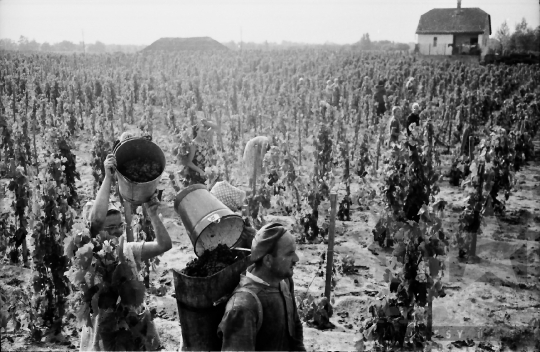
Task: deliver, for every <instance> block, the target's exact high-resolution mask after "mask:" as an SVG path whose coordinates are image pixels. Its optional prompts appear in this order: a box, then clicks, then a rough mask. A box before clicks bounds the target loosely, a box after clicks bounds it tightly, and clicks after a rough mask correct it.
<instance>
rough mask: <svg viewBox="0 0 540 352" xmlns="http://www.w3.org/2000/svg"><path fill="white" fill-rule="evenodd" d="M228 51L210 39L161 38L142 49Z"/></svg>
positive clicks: (146, 50)
mask: <svg viewBox="0 0 540 352" xmlns="http://www.w3.org/2000/svg"><path fill="white" fill-rule="evenodd" d="M215 50H229V49H228V48H227V47H226V46H225V45H223V44H220V43H219V42H217V41H215V40H214V39H212V38H210V37H193V38H161V39H158V40H156V41H155V42H153V43H152V44H150V45H149V46H147V47H146V48H144V49H143V51H145V52H150V51H215Z"/></svg>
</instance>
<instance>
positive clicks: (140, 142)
mask: <svg viewBox="0 0 540 352" xmlns="http://www.w3.org/2000/svg"><path fill="white" fill-rule="evenodd" d="M114 154H115V156H116V164H117V168H116V175H117V177H118V188H119V191H120V195H121V196H122V198H124V199H125V200H127V201H128V202H130V203H132V204H135V205H141V204H143V203H146V202H148V201H149V200H150V198H151V197H152V195H153V194H154V192H155V191H156V189H157V186H158V184H159V181H160V178H161V175H162V174H163V171H165V165H166V164H165V154H164V153H163V151H162V150H161V148H160V147H159V146H158V145H157V144H155V143H154V142H152V141H151V140H149V139H147V138H144V137H141V138H131V139H128V140H126V141H124V142H122V143H120V144H119V145H118V146H117V147H116V148H115V150H114ZM137 158H145V159H150V160H154V161H157V162H159V164H160V166H161V172H160V174H159V176H158V177H156V178H155V179H153V180H150V181H148V182H135V181H132V180H130V179H128V178H127V177H126V176H125V175H122V173H121V172H120V171H119V169H122V165H123V164H125V163H127V162H129V161H131V160H133V159H137Z"/></svg>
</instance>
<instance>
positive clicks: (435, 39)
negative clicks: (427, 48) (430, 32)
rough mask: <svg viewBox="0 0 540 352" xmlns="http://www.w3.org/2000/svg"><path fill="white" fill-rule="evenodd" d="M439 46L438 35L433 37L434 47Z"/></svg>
mask: <svg viewBox="0 0 540 352" xmlns="http://www.w3.org/2000/svg"><path fill="white" fill-rule="evenodd" d="M436 46H437V37H433V47H436Z"/></svg>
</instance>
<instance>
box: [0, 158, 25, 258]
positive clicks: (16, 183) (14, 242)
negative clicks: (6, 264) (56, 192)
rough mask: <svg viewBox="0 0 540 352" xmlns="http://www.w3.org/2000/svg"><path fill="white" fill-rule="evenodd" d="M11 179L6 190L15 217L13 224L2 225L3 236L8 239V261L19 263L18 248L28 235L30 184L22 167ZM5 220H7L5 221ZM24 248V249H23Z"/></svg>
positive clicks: (18, 168)
mask: <svg viewBox="0 0 540 352" xmlns="http://www.w3.org/2000/svg"><path fill="white" fill-rule="evenodd" d="M14 171H15V172H14V174H13V177H12V178H11V181H10V182H9V185H8V190H9V191H10V192H12V193H13V197H9V198H13V199H14V201H13V204H12V205H11V207H12V209H13V215H14V216H15V224H9V225H8V223H7V221H6V223H5V224H4V227H5V232H3V236H5V238H7V239H9V245H10V247H9V248H8V250H9V252H8V253H7V254H8V256H9V260H10V261H11V263H19V247H21V245H22V244H23V241H26V235H27V234H28V230H27V226H28V214H27V212H26V209H27V208H28V204H29V195H30V184H29V182H28V179H27V177H26V176H25V175H24V170H23V168H22V167H20V166H19V167H17V169H16V170H14ZM6 220H7V219H6ZM23 248H24V247H23Z"/></svg>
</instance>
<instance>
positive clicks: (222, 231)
mask: <svg viewBox="0 0 540 352" xmlns="http://www.w3.org/2000/svg"><path fill="white" fill-rule="evenodd" d="M174 210H175V211H176V213H177V214H178V215H180V218H181V219H182V222H183V223H184V227H185V228H186V231H187V233H188V235H189V239H190V240H191V243H192V244H193V249H194V250H195V254H197V256H200V255H202V254H203V253H204V251H205V250H207V249H208V250H211V249H214V248H216V247H217V245H218V244H224V245H226V246H228V247H229V248H230V247H233V246H234V245H235V244H236V242H238V240H239V239H240V236H241V235H242V230H243V229H244V221H243V220H242V217H241V216H240V215H238V214H235V213H233V212H232V211H231V210H230V209H229V208H228V207H227V206H226V205H225V204H223V203H222V202H220V201H219V199H217V198H216V197H215V196H214V195H213V194H211V193H210V192H209V191H208V190H207V189H206V186H204V185H191V186H189V187H187V188H185V189H183V190H182V191H181V192H180V193H178V195H177V196H176V199H175V200H174Z"/></svg>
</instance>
